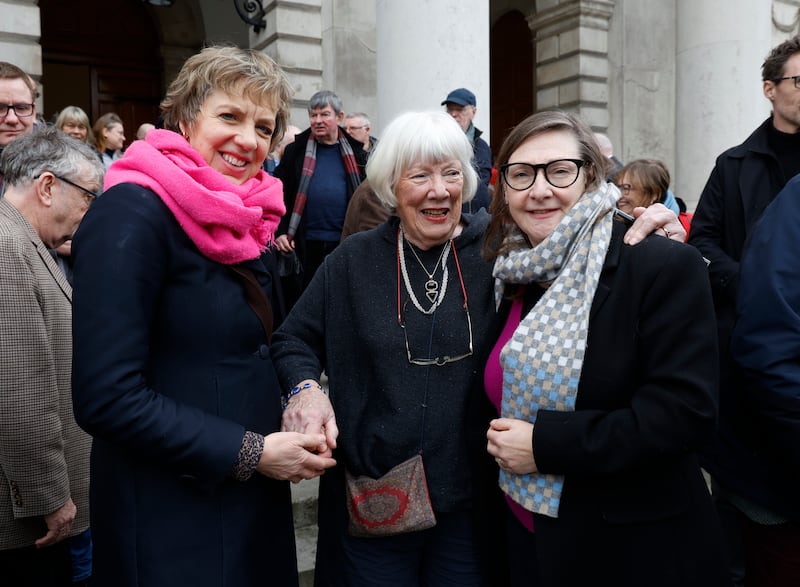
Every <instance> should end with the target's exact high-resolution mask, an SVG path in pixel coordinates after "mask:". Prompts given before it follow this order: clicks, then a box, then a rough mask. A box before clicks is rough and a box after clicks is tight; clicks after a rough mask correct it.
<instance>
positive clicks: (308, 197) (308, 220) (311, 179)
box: [275, 90, 367, 310]
mask: <svg viewBox="0 0 800 587" xmlns="http://www.w3.org/2000/svg"><path fill="white" fill-rule="evenodd" d="M308 119H309V122H310V123H311V126H310V127H309V128H308V129H306V130H305V131H304V132H302V133H300V134H298V135H297V136H296V138H295V140H294V142H293V143H292V144H290V145H289V146H287V147H286V150H285V151H284V154H283V159H281V163H280V165H278V167H276V168H275V177H277V178H278V179H280V180H281V181H282V182H283V201H284V203H285V204H286V214H285V215H284V217H283V219H282V220H281V224H280V226H279V227H278V230H277V232H276V234H277V238H276V239H275V246H276V248H277V249H278V250H279V251H280V252H281V253H284V254H291V253H292V252H294V253H296V255H297V258H298V259H299V264H300V267H299V271H300V273H299V275H298V274H292V275H284V276H283V279H282V286H283V292H284V299H285V302H286V308H287V310H289V309H291V307H292V306H294V303H295V301H297V298H299V297H300V294H301V293H303V290H304V289H305V288H306V286H307V285H308V284H309V282H310V281H311V278H312V277H314V273H315V272H316V271H317V268H318V267H319V266H320V265H321V264H322V261H323V260H324V259H325V256H326V255H328V253H330V252H331V251H333V249H335V248H336V247H337V246H338V244H339V241H340V240H341V237H342V227H343V226H344V217H345V214H346V212H347V204H348V203H349V202H350V198H351V197H352V195H353V192H354V191H355V190H356V188H357V187H358V185H359V184H360V183H361V180H363V179H364V177H365V173H366V172H365V169H364V168H365V167H366V164H367V153H366V151H364V145H363V144H362V143H361V142H360V141H358V140H356V139H354V138H353V137H351V136H350V135H349V134H347V133H346V132H345V130H344V128H343V127H342V126H341V124H342V121H343V119H344V111H343V110H342V101H341V99H339V96H337V95H336V94H334V93H333V92H331V91H329V90H322V91H320V92H317V93H316V94H314V95H313V96H311V98H310V100H309V102H308ZM311 143H313V144H311ZM348 150H349V153H348V152H347V151H348ZM350 157H353V158H354V159H355V166H356V167H357V169H350V171H348V159H349V158H350ZM350 161H351V162H352V160H350ZM304 175H305V176H306V178H305V180H306V181H305V182H304ZM298 193H304V198H305V199H304V200H303V201H307V205H305V204H303V206H302V207H301V209H298V206H297V201H298V197H297V196H298ZM293 217H294V218H295V221H294V223H295V224H297V226H293V223H292V218H293Z"/></svg>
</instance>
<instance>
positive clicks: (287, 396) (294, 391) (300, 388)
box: [281, 382, 328, 410]
mask: <svg viewBox="0 0 800 587" xmlns="http://www.w3.org/2000/svg"><path fill="white" fill-rule="evenodd" d="M311 387H316V388H317V389H319V390H320V391H321V392H322V393H324V394H325V395H328V394H327V393H326V392H325V390H324V389H323V388H322V386H321V385H320V384H319V383H317V382H313V383H304V384H303V385H295V386H294V387H293V388H292V389H290V390H289V391H287V392H286V393H284V394H283V395H282V396H281V405H282V406H283V409H284V410H285V409H286V406H288V405H289V400H290V399H292V396H294V395H297V394H298V393H300V392H301V391H303V390H304V389H309V388H311Z"/></svg>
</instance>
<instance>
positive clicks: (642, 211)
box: [623, 204, 686, 245]
mask: <svg viewBox="0 0 800 587" xmlns="http://www.w3.org/2000/svg"><path fill="white" fill-rule="evenodd" d="M633 215H634V216H635V217H636V221H635V222H634V223H633V226H631V227H630V228H629V229H628V232H626V233H625V237H624V239H623V240H624V241H625V244H628V245H635V244H637V243H640V242H642V241H643V240H644V237H646V236H647V235H648V234H650V233H656V234H661V233H660V232H657V231H658V230H659V229H663V232H664V236H669V238H671V239H672V240H676V241H678V242H684V241H685V240H686V231H685V230H684V229H683V225H682V224H681V223H680V220H678V217H677V216H676V215H675V213H674V212H673V211H672V210H670V209H669V208H667V207H666V206H665V205H664V204H653V205H652V206H648V207H647V208H644V207H642V206H639V207H636V208H634V209H633Z"/></svg>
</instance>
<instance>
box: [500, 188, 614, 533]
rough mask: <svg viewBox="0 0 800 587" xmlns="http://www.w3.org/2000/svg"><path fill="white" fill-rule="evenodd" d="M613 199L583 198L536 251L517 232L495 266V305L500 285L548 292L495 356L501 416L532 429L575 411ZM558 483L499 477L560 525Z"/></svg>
mask: <svg viewBox="0 0 800 587" xmlns="http://www.w3.org/2000/svg"><path fill="white" fill-rule="evenodd" d="M618 198H619V191H618V190H617V189H616V187H615V186H612V184H606V183H605V182H603V184H602V185H601V187H600V188H599V189H598V191H596V192H591V193H587V194H584V195H583V196H582V197H581V198H580V199H579V200H578V202H577V203H576V204H575V205H574V206H573V207H572V209H570V211H569V212H568V213H567V215H566V216H565V217H564V218H563V219H562V220H561V222H560V223H559V225H558V226H556V228H555V230H553V232H552V233H551V234H550V235H549V236H548V237H547V238H546V239H545V240H543V241H542V242H541V243H540V244H538V245H537V246H535V247H533V248H531V247H530V246H529V245H528V243H527V241H526V240H525V238H524V236H523V235H522V233H521V231H520V230H519V229H518V228H517V229H516V231H515V232H514V233H512V234H511V235H510V236H509V237H508V238H507V240H506V243H507V244H509V245H510V250H509V252H508V253H507V254H505V255H503V256H499V257H498V258H497V260H496V261H495V265H494V271H493V275H494V277H495V301H496V302H497V303H498V304H499V302H500V299H501V298H502V295H503V291H504V288H505V285H506V284H509V283H512V284H513V283H516V284H519V283H540V284H550V285H549V287H548V288H547V291H545V293H544V294H543V295H542V297H541V298H540V299H539V301H538V302H537V304H536V305H535V306H534V307H533V309H531V311H530V312H529V313H528V315H527V316H525V317H524V318H523V319H522V320H521V321H520V323H519V326H517V329H516V330H515V331H514V335H513V336H512V337H511V339H510V340H509V341H508V343H506V345H505V346H504V347H503V350H502V351H501V353H500V363H501V365H502V367H503V399H502V402H501V407H500V409H501V413H502V415H503V417H506V418H517V419H520V420H527V421H528V422H532V423H535V422H536V413H537V411H538V410H539V409H547V410H557V411H573V410H574V409H575V400H576V398H577V395H578V382H579V381H580V377H581V369H582V367H583V357H584V353H585V350H586V335H587V332H588V325H589V311H590V309H591V307H592V301H593V300H594V294H595V292H596V290H597V284H598V281H599V278H600V272H601V271H602V269H603V263H604V261H605V257H606V252H607V250H608V245H609V242H610V241H611V226H612V222H613V214H609V212H610V211H611V210H612V209H613V207H614V204H615V202H616V201H617V199H618ZM563 485H564V477H563V476H562V475H552V474H542V473H529V474H526V475H516V474H513V473H506V472H505V471H500V488H501V489H502V490H503V491H504V492H505V493H506V494H508V495H509V496H510V497H511V499H513V500H514V501H516V502H517V503H519V504H520V505H522V507H524V508H525V509H527V510H530V511H532V512H535V513H539V514H544V515H547V516H551V517H554V518H555V517H558V506H559V503H560V499H561V491H562V489H563Z"/></svg>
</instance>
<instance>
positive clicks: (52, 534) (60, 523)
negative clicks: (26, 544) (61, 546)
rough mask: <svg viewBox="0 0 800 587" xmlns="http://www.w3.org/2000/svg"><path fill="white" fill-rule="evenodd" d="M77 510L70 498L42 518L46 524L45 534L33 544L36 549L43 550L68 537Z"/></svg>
mask: <svg viewBox="0 0 800 587" xmlns="http://www.w3.org/2000/svg"><path fill="white" fill-rule="evenodd" d="M77 512H78V508H76V507H75V503H73V501H72V498H69V499H68V500H67V502H66V503H65V504H64V505H62V506H61V507H60V508H58V509H57V510H56V511H54V512H53V513H50V514H47V515H46V516H45V517H44V522H45V524H47V534H45V535H44V536H42V537H41V538H39V539H38V540H36V541H35V542H34V544H35V545H36V548H44V547H46V546H53V545H54V544H57V543H58V542H61V541H62V540H64V539H65V538H68V537H69V531H70V530H71V529H72V522H73V521H74V520H75V514H76V513H77Z"/></svg>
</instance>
